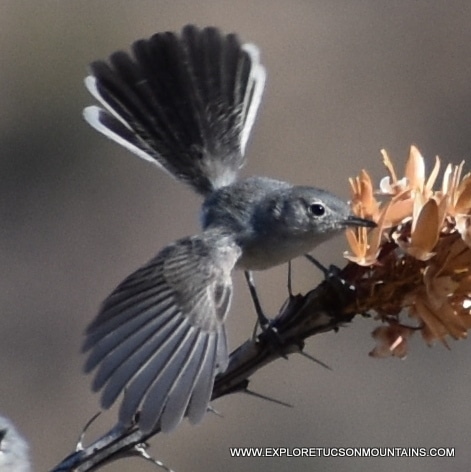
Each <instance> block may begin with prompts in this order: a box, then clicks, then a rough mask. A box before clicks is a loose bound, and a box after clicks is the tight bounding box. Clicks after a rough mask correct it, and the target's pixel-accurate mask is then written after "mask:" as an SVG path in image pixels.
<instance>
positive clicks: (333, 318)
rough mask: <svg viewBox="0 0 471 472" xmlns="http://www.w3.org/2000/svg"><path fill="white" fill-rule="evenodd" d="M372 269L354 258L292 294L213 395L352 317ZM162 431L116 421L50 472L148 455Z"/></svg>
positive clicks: (237, 388) (81, 471) (80, 471)
mask: <svg viewBox="0 0 471 472" xmlns="http://www.w3.org/2000/svg"><path fill="white" fill-rule="evenodd" d="M367 270H368V269H366V268H362V267H360V266H357V265H355V264H352V263H349V264H347V266H346V267H345V268H344V269H343V270H342V271H341V272H339V273H338V274H336V275H332V276H329V277H327V278H326V279H325V280H324V281H323V282H322V283H321V284H320V285H319V286H318V287H317V288H315V289H313V290H311V291H310V292H309V293H307V294H306V295H294V296H290V297H289V298H288V299H287V300H286V301H285V303H284V305H283V306H282V308H281V310H280V312H279V314H278V315H277V316H276V317H275V318H274V319H273V324H272V327H273V328H274V329H273V330H270V331H265V332H262V333H261V334H260V335H259V336H258V337H257V338H256V339H249V340H248V341H246V342H245V343H243V344H242V345H240V346H239V347H238V348H237V349H236V350H235V351H233V352H232V353H231V356H230V362H229V366H228V368H227V370H226V371H225V372H224V373H223V374H220V375H219V376H218V377H217V378H216V382H215V384H214V389H213V395H212V400H215V399H217V398H219V397H222V396H224V395H228V394H231V393H236V392H243V391H245V390H246V389H247V387H248V384H249V379H250V377H251V376H252V375H253V374H254V373H255V372H256V371H258V370H259V369H261V368H262V367H264V366H265V365H267V364H269V363H271V362H273V361H275V360H276V359H279V358H283V357H286V356H287V355H289V354H293V353H299V352H302V350H303V348H304V341H305V339H306V338H308V337H311V336H314V335H316V334H320V333H324V332H327V331H331V330H337V329H338V328H339V327H340V326H342V325H344V324H345V323H349V322H350V321H351V320H352V318H353V317H354V315H355V311H354V310H353V309H352V307H354V306H356V305H357V303H358V300H356V297H357V293H356V291H355V289H354V281H355V280H358V278H361V277H362V275H363V274H364V273H365V272H366V271H367ZM274 333H275V334H274ZM158 433H159V429H158V428H156V429H154V430H153V431H152V432H150V433H146V434H144V433H142V432H141V431H140V430H139V429H138V428H137V427H136V426H133V427H130V428H126V429H124V428H122V427H115V428H113V429H112V430H110V431H109V432H108V433H106V434H105V435H104V436H102V437H101V438H100V439H98V440H96V441H95V442H93V443H92V444H91V445H89V446H87V447H84V448H82V447H81V444H80V443H79V447H78V450H77V451H76V452H74V453H72V454H71V455H69V456H68V457H67V458H65V459H64V460H63V461H62V462H61V463H60V464H58V465H57V466H56V467H54V468H53V469H52V470H51V472H65V471H77V472H86V471H91V470H97V469H99V468H100V467H102V466H103V465H105V464H109V463H110V462H113V461H115V460H117V459H121V458H124V457H132V456H141V457H144V454H145V450H146V448H147V444H146V441H147V440H148V439H149V438H151V437H152V436H154V435H156V434H158Z"/></svg>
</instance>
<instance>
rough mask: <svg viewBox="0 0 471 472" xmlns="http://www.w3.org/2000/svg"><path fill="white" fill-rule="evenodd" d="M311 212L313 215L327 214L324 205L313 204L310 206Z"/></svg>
mask: <svg viewBox="0 0 471 472" xmlns="http://www.w3.org/2000/svg"><path fill="white" fill-rule="evenodd" d="M309 211H310V213H311V215H314V216H322V215H323V214H324V213H325V207H324V205H322V203H313V204H312V205H309Z"/></svg>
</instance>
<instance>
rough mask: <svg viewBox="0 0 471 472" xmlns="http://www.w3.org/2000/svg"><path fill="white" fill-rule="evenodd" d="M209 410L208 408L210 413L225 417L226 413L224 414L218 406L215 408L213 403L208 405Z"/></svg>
mask: <svg viewBox="0 0 471 472" xmlns="http://www.w3.org/2000/svg"><path fill="white" fill-rule="evenodd" d="M207 410H208V411H209V412H210V413H214V414H215V415H216V416H219V417H220V418H224V415H223V414H222V413H221V412H220V411H217V410H216V408H214V407H213V406H211V405H208V408H207Z"/></svg>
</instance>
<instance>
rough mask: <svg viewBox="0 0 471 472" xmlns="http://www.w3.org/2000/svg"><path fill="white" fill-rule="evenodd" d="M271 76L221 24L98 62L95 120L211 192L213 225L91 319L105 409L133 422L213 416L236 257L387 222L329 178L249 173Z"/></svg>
mask: <svg viewBox="0 0 471 472" xmlns="http://www.w3.org/2000/svg"><path fill="white" fill-rule="evenodd" d="M265 79H266V71H265V67H264V66H263V65H262V64H261V62H260V52H259V49H258V47H257V46H255V45H254V44H252V43H244V42H242V41H241V40H240V39H239V37H238V36H237V35H236V34H235V33H229V34H224V33H223V32H222V31H221V30H220V29H218V28H216V27H213V26H208V27H204V28H199V27H197V26H195V25H187V26H185V27H183V29H182V30H181V31H180V32H171V31H169V32H163V33H156V34H154V35H152V36H151V37H150V38H148V39H141V40H138V41H136V42H134V43H133V44H132V47H131V52H125V51H118V52H115V53H113V54H111V55H110V56H109V58H108V60H98V61H95V62H92V63H91V64H90V74H89V75H88V76H87V77H86V79H85V85H86V87H87V89H88V91H89V92H90V93H91V95H92V96H93V97H94V98H95V99H96V100H97V101H98V105H91V106H88V107H86V108H85V109H84V118H85V120H86V121H87V122H88V123H89V124H90V125H91V126H92V127H93V128H95V129H96V130H97V131H99V132H100V133H102V134H103V135H105V136H106V137H108V138H110V139H111V140H113V141H115V142H117V143H118V144H120V145H121V146H124V147H125V148H126V149H128V150H129V151H131V152H132V153H134V154H136V155H137V156H139V157H140V158H142V159H144V160H146V161H149V162H150V163H152V164H153V165H154V166H156V167H158V168H160V169H161V170H163V171H165V172H166V173H168V174H170V175H171V176H172V177H173V178H175V179H177V180H178V181H181V182H183V183H184V184H186V185H188V186H189V187H191V188H192V189H193V190H194V191H195V192H196V193H197V194H199V195H200V196H201V197H202V199H203V203H202V210H201V227H202V229H201V232H200V233H198V234H195V235H191V236H188V237H184V238H182V239H179V240H177V241H175V242H173V243H171V244H169V245H168V246H166V247H164V248H163V249H162V250H161V251H160V252H159V253H158V254H157V255H156V256H155V257H154V258H152V259H150V261H149V262H147V263H146V264H144V265H143V266H142V267H141V268H139V269H138V270H136V271H135V272H134V273H132V274H131V275H129V276H128V277H127V278H125V279H124V281H123V282H121V283H120V284H119V285H118V286H117V287H116V288H115V290H114V291H113V292H112V293H111V294H110V295H109V296H108V297H107V298H106V299H105V301H104V302H103V303H102V305H101V308H100V310H99V312H98V315H97V316H96V318H95V319H94V320H93V321H92V322H91V323H90V325H89V326H88V328H87V330H86V333H85V341H84V344H83V351H84V352H86V353H87V356H88V357H87V360H86V363H85V371H86V372H91V371H93V370H96V373H95V376H94V379H93V382H92V388H93V390H94V391H101V405H102V407H103V408H104V409H107V408H109V407H111V406H112V405H113V404H114V403H115V402H116V401H117V399H118V397H120V396H121V397H122V399H121V403H120V408H119V413H118V424H120V425H122V426H125V427H126V426H130V425H133V424H137V425H138V427H139V429H140V430H142V431H143V432H150V431H153V430H155V428H159V429H160V430H161V431H162V432H170V431H173V430H174V429H175V428H176V427H177V426H178V425H179V424H180V423H181V421H182V420H183V418H184V417H187V418H188V419H189V421H190V422H191V423H193V424H196V423H198V422H200V421H201V419H202V418H203V416H204V415H205V413H206V412H207V411H208V407H209V402H210V399H211V393H212V388H213V384H214V379H215V377H216V375H218V374H220V373H222V372H224V370H225V369H226V368H227V365H228V359H229V355H228V342H227V335H226V329H225V319H226V316H227V314H228V311H229V308H230V304H231V297H232V291H233V290H232V288H233V284H232V275H233V270H234V269H241V270H243V271H244V272H245V274H246V277H247V279H248V280H249V279H251V274H252V271H259V270H265V269H269V268H271V267H274V266H277V265H280V264H283V263H286V262H289V261H291V260H292V259H294V258H296V257H298V256H301V255H304V254H307V253H309V252H310V251H312V250H313V249H314V248H315V247H316V246H317V245H318V244H320V243H322V242H323V241H326V240H328V239H330V238H332V237H333V236H335V235H337V234H339V233H341V232H342V231H344V230H345V229H346V228H348V227H361V226H363V227H373V226H375V223H374V222H372V221H370V220H367V219H363V218H360V217H358V216H355V215H354V214H352V212H351V209H350V207H349V205H348V204H347V203H346V202H344V201H343V200H341V199H340V198H338V197H336V196H335V195H333V194H332V193H330V192H328V191H326V190H323V189H320V188H317V187H310V186H296V185H292V184H290V183H288V182H283V181H280V180H276V179H272V178H269V177H264V176H261V177H257V176H252V177H248V178H246V179H238V174H239V171H240V169H241V168H242V166H243V165H244V164H245V161H246V157H245V156H246V146H247V142H248V139H249V136H250V133H251V130H252V127H253V124H254V122H255V118H256V115H257V111H258V108H259V105H260V102H261V99H262V93H263V90H264V85H265ZM265 321H266V320H265Z"/></svg>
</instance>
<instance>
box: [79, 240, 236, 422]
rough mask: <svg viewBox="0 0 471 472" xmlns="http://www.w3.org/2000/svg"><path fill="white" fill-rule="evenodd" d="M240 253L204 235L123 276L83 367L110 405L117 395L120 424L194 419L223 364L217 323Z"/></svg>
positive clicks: (87, 346)
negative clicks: (91, 375)
mask: <svg viewBox="0 0 471 472" xmlns="http://www.w3.org/2000/svg"><path fill="white" fill-rule="evenodd" d="M239 256H240V249H239V248H238V246H237V245H236V244H235V243H233V241H232V240H231V239H229V238H226V237H221V236H220V235H218V234H216V233H215V232H211V231H208V232H205V233H203V234H202V235H201V236H192V237H189V238H185V239H182V240H180V241H177V242H176V243H174V244H171V245H170V246H167V247H166V248H165V249H163V250H162V251H161V252H160V253H159V254H158V255H157V256H156V257H155V258H154V259H152V260H151V261H150V262H149V263H147V264H146V265H144V266H143V267H142V268H141V269H139V270H137V271H136V272H135V273H133V274H132V275H130V276H129V277H128V278H127V279H125V280H124V281H123V282H122V283H121V284H120V285H119V286H118V287H117V288H116V289H115V291H114V292H113V293H112V294H111V295H110V296H109V297H108V298H107V299H106V300H105V302H104V303H103V306H102V308H101V311H100V313H99V314H98V316H97V318H96V319H95V320H94V321H93V322H92V323H91V324H90V326H89V327H88V329H87V331H86V340H85V343H84V350H85V351H90V354H89V357H88V359H87V362H86V365H85V370H86V371H91V370H92V369H94V368H95V367H97V366H98V370H97V372H96V376H95V378H94V382H93V388H94V390H101V389H103V393H102V405H103V407H104V408H108V407H110V406H111V405H112V404H113V403H114V402H115V400H116V398H117V397H118V396H119V395H120V393H122V392H123V391H124V397H123V401H122V404H121V409H120V422H121V423H123V424H130V423H131V422H132V421H133V418H134V416H135V414H136V413H137V412H139V427H140V428H141V429H142V430H143V431H151V430H152V429H153V428H154V427H155V426H156V425H160V428H161V429H162V431H170V430H172V429H173V428H175V427H176V426H177V424H178V423H179V422H180V421H181V420H182V418H183V416H185V415H186V416H188V418H189V419H190V421H191V422H193V423H196V422H198V421H199V420H200V419H201V418H202V416H203V415H204V413H205V411H206V410H207V406H208V403H209V400H210V398H211V392H212V388H213V383H214V377H215V375H216V374H217V373H219V372H222V371H224V370H225V369H226V367H227V362H228V351H227V341H226V332H225V328H224V319H225V316H226V314H227V311H228V310H229V306H230V301H231V294H232V281H231V271H232V269H233V267H234V265H235V263H236V261H237V259H238V257H239Z"/></svg>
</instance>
